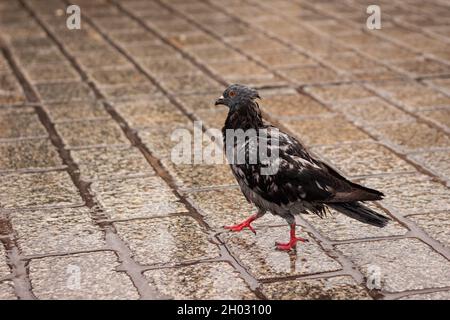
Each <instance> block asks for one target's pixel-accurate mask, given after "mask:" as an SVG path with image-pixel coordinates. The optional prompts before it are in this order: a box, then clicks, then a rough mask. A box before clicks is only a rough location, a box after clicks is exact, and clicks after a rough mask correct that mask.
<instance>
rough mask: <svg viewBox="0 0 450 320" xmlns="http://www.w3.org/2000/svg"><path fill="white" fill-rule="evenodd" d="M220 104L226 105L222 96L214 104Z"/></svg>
mask: <svg viewBox="0 0 450 320" xmlns="http://www.w3.org/2000/svg"><path fill="white" fill-rule="evenodd" d="M219 104H225V100H224V97H223V96H220V97H219V98H218V99H217V100H216V102H215V103H214V105H216V106H218V105H219Z"/></svg>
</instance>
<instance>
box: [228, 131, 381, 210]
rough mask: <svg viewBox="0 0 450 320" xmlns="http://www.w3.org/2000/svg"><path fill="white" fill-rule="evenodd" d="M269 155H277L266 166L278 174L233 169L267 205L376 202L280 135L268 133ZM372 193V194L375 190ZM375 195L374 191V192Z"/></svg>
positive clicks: (257, 169)
mask: <svg viewBox="0 0 450 320" xmlns="http://www.w3.org/2000/svg"><path fill="white" fill-rule="evenodd" d="M268 139H269V140H270V142H269V144H271V143H273V142H274V141H277V144H278V145H276V144H275V145H274V144H272V145H271V147H270V148H269V149H270V150H271V152H278V155H276V154H271V155H273V156H274V157H273V159H271V160H270V161H269V163H268V164H270V165H272V168H274V167H273V166H274V165H275V168H276V167H277V168H278V169H277V170H274V171H273V174H262V170H261V169H262V168H264V163H261V162H259V163H257V164H253V165H252V164H248V163H246V164H241V165H234V169H233V171H234V173H235V175H236V176H237V178H238V179H239V180H240V181H241V183H242V182H243V183H245V184H246V185H247V186H248V187H249V188H250V189H251V190H253V191H254V192H255V193H257V194H258V195H259V196H261V197H262V198H264V199H265V200H267V201H270V202H273V203H276V204H278V205H289V204H292V203H295V202H298V201H305V202H310V203H331V202H349V201H362V200H374V198H376V199H377V200H378V199H379V196H374V195H372V193H371V192H370V191H371V189H368V188H365V187H362V186H359V185H357V184H354V183H352V182H350V181H348V180H347V179H345V178H344V177H342V176H341V175H340V174H339V173H337V172H336V170H334V169H332V168H331V167H330V166H329V165H327V164H325V163H324V162H321V161H319V160H317V159H314V158H313V157H312V156H311V155H310V154H309V153H308V152H307V150H306V149H305V147H304V146H303V145H302V144H301V143H300V142H298V141H297V140H296V139H294V138H293V137H291V136H289V135H287V134H286V133H283V132H281V131H276V132H274V131H271V133H270V134H269V138H268ZM360 187H361V188H362V189H361V188H360ZM374 191H375V190H374ZM376 192H377V191H376Z"/></svg>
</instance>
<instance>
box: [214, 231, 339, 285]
mask: <svg viewBox="0 0 450 320" xmlns="http://www.w3.org/2000/svg"><path fill="white" fill-rule="evenodd" d="M298 235H300V236H302V237H304V238H308V239H309V242H305V243H298V244H297V252H295V251H294V252H290V253H287V252H283V251H278V250H275V242H276V241H280V242H287V240H288V236H289V228H288V226H287V225H286V226H285V227H266V228H264V229H261V230H260V231H259V232H258V234H257V235H256V236H255V235H254V234H253V233H252V232H250V231H248V232H247V231H246V232H240V233H232V232H224V233H223V234H222V235H221V236H220V237H221V239H222V240H223V241H224V243H225V244H226V245H227V247H228V248H229V249H230V251H231V252H232V254H233V255H235V256H236V257H237V258H238V259H239V260H240V261H241V262H242V264H243V265H244V266H245V267H246V268H247V269H248V270H249V271H250V272H251V273H252V274H253V275H254V276H255V277H257V278H258V279H266V278H277V277H283V276H292V275H306V274H314V273H319V272H326V271H335V270H340V269H341V266H340V264H339V263H338V262H337V261H335V260H333V259H332V258H331V257H329V256H328V255H327V254H326V253H325V252H324V251H323V249H321V248H320V247H319V245H318V244H317V243H316V242H315V241H314V239H313V238H312V237H311V236H310V235H309V234H306V233H305V232H301V229H300V228H298Z"/></svg>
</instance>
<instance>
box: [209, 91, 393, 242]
mask: <svg viewBox="0 0 450 320" xmlns="http://www.w3.org/2000/svg"><path fill="white" fill-rule="evenodd" d="M256 98H259V94H258V92H257V91H256V90H253V89H251V88H248V87H245V86H242V85H237V84H235V85H231V86H229V87H228V88H227V89H226V90H225V91H224V93H223V96H222V97H220V98H219V99H217V101H216V103H215V104H216V105H219V104H221V105H226V106H227V107H228V108H229V113H228V116H227V119H226V121H225V126H224V127H223V129H222V130H223V137H224V145H225V147H226V153H227V157H229V160H230V167H231V170H232V172H233V174H234V176H235V177H236V179H237V181H238V183H239V185H240V187H241V190H242V192H243V194H244V195H245V197H246V198H247V200H248V201H249V202H251V203H253V204H255V205H256V207H257V208H258V209H259V210H258V213H257V214H255V215H253V216H251V217H250V218H249V219H247V220H245V221H244V222H242V223H240V224H237V225H235V226H230V227H225V228H227V229H230V230H233V231H240V230H242V229H244V228H249V229H250V230H252V231H253V232H255V231H254V229H253V228H252V226H251V224H250V223H251V222H252V221H254V220H255V219H257V218H259V217H261V216H262V215H264V214H265V213H266V212H267V211H269V212H271V213H272V214H275V215H279V216H281V217H283V218H284V219H286V221H287V222H288V223H289V224H290V226H291V240H290V241H289V242H288V243H285V244H277V246H278V248H279V249H281V250H289V249H291V248H293V247H295V244H296V242H297V241H307V240H305V239H303V238H298V237H296V236H295V219H294V215H296V214H299V213H309V212H311V213H314V214H317V215H319V216H321V217H323V216H324V215H325V214H326V212H327V211H326V210H327V206H328V207H331V208H333V209H335V210H337V211H339V212H341V213H343V214H345V215H347V216H349V217H351V218H354V219H357V220H359V221H361V222H363V223H367V224H370V225H373V226H377V227H384V226H385V225H386V224H387V222H388V220H389V219H388V218H387V217H385V216H383V215H381V214H378V213H377V212H375V211H373V210H371V209H369V208H368V207H366V206H364V205H363V204H362V203H361V202H360V201H375V200H380V199H382V198H383V196H384V195H383V193H381V192H379V191H377V190H374V189H370V188H367V187H364V186H361V185H359V184H356V183H353V182H351V181H349V180H347V179H346V178H344V177H343V176H342V175H340V174H339V173H338V172H336V170H334V169H333V168H332V167H330V166H329V165H327V164H326V163H324V162H323V161H320V160H318V159H315V158H314V157H312V156H311V155H310V154H309V153H308V151H307V150H306V148H305V147H304V146H303V145H302V144H301V143H300V142H299V141H298V140H296V139H295V138H293V137H291V136H289V135H288V134H286V133H284V132H282V131H280V130H279V129H277V128H276V127H273V126H271V125H268V124H266V123H265V122H264V121H263V119H262V116H261V111H260V109H259V105H258V103H257V102H256V101H255V99H256ZM239 129H242V130H244V131H245V132H248V131H249V130H252V129H255V130H256V135H255V136H253V137H249V138H247V139H244V140H241V141H238V140H239V139H231V138H230V137H228V138H227V132H230V130H239ZM260 129H263V130H266V132H267V134H265V135H262V134H260V133H259V131H258V130H260ZM231 132H233V131H231ZM252 140H253V141H252ZM264 140H265V141H264ZM275 141H278V145H276V143H275ZM252 142H256V143H261V142H266V143H267V144H268V145H269V151H270V152H269V157H270V155H271V154H273V152H278V157H277V158H275V159H271V161H272V163H271V164H274V162H275V161H276V165H277V166H278V170H277V171H275V172H274V173H273V174H269V175H267V174H262V173H261V169H262V168H263V167H264V166H265V165H266V164H267V162H266V163H263V161H262V159H260V157H258V161H256V162H251V161H249V159H250V154H251V152H255V150H254V149H252V148H253V147H252ZM227 146H228V148H227ZM233 152H234V155H235V156H236V155H237V154H241V153H244V154H245V161H244V162H242V161H241V162H237V163H233V160H236V157H234V158H232V157H231V156H230V155H231V154H233Z"/></svg>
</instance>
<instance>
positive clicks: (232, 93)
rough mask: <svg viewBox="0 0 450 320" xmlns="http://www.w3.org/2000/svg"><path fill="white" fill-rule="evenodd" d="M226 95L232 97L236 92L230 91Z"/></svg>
mask: <svg viewBox="0 0 450 320" xmlns="http://www.w3.org/2000/svg"><path fill="white" fill-rule="evenodd" d="M228 95H229V96H230V97H232V98H233V97H234V96H235V95H236V92H234V91H230V92H229V93H228Z"/></svg>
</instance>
